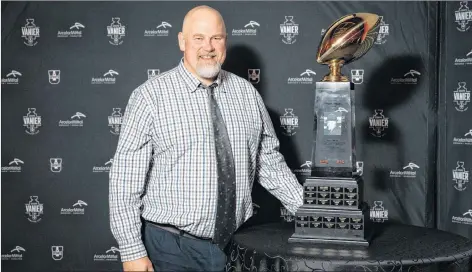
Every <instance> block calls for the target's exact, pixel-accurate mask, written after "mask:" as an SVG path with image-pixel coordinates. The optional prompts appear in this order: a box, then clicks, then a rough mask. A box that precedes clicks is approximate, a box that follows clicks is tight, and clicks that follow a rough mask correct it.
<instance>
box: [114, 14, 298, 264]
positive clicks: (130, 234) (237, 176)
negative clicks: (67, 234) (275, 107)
mask: <svg viewBox="0 0 472 272" xmlns="http://www.w3.org/2000/svg"><path fill="white" fill-rule="evenodd" d="M178 40H179V47H180V50H181V51H183V53H184V56H183V59H182V60H181V62H180V64H179V65H178V66H177V67H176V68H174V69H172V70H170V71H167V72H165V73H161V74H160V75H158V76H157V77H155V78H152V79H150V80H148V81H147V82H145V83H144V84H142V85H141V86H139V87H138V88H137V89H136V90H134V91H133V93H132V94H131V97H130V99H129V102H128V105H127V108H126V111H125V114H124V119H123V124H122V131H121V134H120V138H119V141H118V147H117V150H116V154H115V156H114V160H113V165H112V168H111V171H110V195H109V198H110V199H109V203H110V225H111V230H112V233H113V235H114V237H115V238H116V240H117V243H118V245H119V248H120V255H121V259H122V262H123V268H124V270H125V271H153V269H156V271H162V270H165V271H169V270H171V271H223V270H224V267H225V254H224V251H223V250H224V248H225V246H226V245H227V244H228V241H229V238H230V237H231V234H233V233H234V231H236V229H237V228H238V227H239V226H240V225H241V224H243V223H244V222H245V221H246V220H247V219H249V218H250V217H251V216H252V199H251V190H252V185H253V181H254V179H255V178H256V177H257V178H258V180H259V182H260V183H261V185H262V186H263V187H265V188H266V189H267V190H268V191H269V192H270V193H271V194H273V195H274V196H275V197H277V198H278V199H279V200H280V201H281V202H282V204H283V205H284V206H285V207H286V208H287V209H288V210H289V211H290V212H291V213H294V212H295V211H296V210H297V208H298V207H299V206H301V205H302V202H303V189H302V186H301V185H300V184H299V183H298V181H297V179H296V178H295V176H294V175H293V173H292V172H291V171H290V169H289V168H288V166H287V165H286V163H285V160H284V158H283V156H282V155H281V154H280V153H279V151H278V149H279V142H278V139H277V138H276V134H275V131H274V128H273V126H272V123H271V120H270V117H269V114H268V112H267V110H266V108H265V106H264V103H263V101H262V98H261V97H260V95H259V94H258V92H257V90H256V89H255V88H254V87H253V86H252V84H250V83H249V82H248V81H247V80H245V79H242V78H240V77H238V76H236V75H234V74H232V73H229V72H227V71H224V70H221V65H222V64H223V62H224V60H225V58H226V27H225V24H224V21H223V18H222V17H221V15H220V13H219V12H218V11H216V10H214V9H212V8H210V7H208V6H199V7H196V8H194V9H192V10H191V11H189V12H188V14H187V15H186V16H185V18H184V22H183V27H182V32H180V33H179V35H178ZM141 219H143V221H141ZM141 227H144V232H143V233H144V235H142V233H141Z"/></svg>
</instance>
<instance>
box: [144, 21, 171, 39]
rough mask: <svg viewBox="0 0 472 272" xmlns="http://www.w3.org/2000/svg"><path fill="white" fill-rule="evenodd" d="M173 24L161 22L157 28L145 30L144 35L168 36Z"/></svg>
mask: <svg viewBox="0 0 472 272" xmlns="http://www.w3.org/2000/svg"><path fill="white" fill-rule="evenodd" d="M170 28H172V25H171V24H170V23H168V22H161V24H160V25H158V26H156V29H149V30H144V37H167V36H169V29H170Z"/></svg>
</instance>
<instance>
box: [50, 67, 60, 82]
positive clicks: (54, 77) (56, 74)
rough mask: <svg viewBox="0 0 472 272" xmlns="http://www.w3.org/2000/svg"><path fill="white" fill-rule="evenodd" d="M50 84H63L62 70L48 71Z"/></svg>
mask: <svg viewBox="0 0 472 272" xmlns="http://www.w3.org/2000/svg"><path fill="white" fill-rule="evenodd" d="M48 76H49V83H51V84H59V82H61V70H48Z"/></svg>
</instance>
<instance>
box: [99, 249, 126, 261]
mask: <svg viewBox="0 0 472 272" xmlns="http://www.w3.org/2000/svg"><path fill="white" fill-rule="evenodd" d="M119 253H120V250H119V249H118V248H117V247H114V246H112V247H110V249H108V250H107V251H105V254H103V253H102V254H94V255H93V260H94V261H118V254H119Z"/></svg>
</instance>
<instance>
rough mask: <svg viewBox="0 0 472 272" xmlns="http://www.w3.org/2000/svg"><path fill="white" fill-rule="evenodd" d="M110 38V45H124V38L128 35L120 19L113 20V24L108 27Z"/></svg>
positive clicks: (114, 18)
mask: <svg viewBox="0 0 472 272" xmlns="http://www.w3.org/2000/svg"><path fill="white" fill-rule="evenodd" d="M107 33H108V35H107V36H108V37H110V39H111V40H110V41H109V42H110V44H112V45H120V44H122V43H123V40H122V38H123V37H124V36H125V35H126V28H125V26H124V25H121V22H120V18H119V17H113V18H111V24H110V25H109V26H107Z"/></svg>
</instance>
